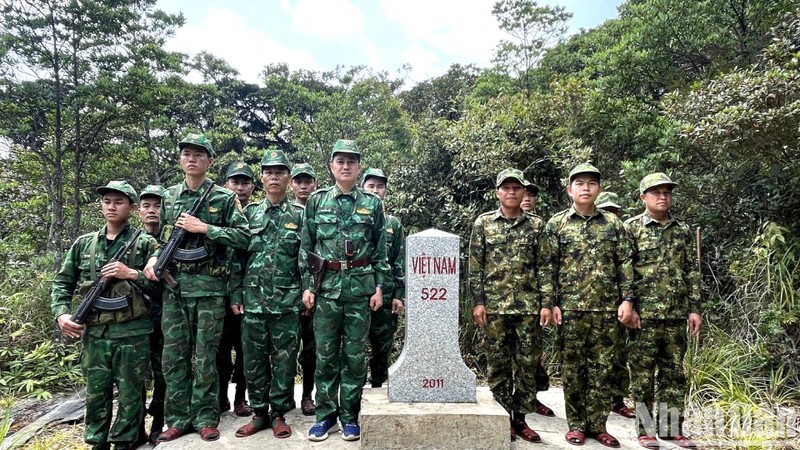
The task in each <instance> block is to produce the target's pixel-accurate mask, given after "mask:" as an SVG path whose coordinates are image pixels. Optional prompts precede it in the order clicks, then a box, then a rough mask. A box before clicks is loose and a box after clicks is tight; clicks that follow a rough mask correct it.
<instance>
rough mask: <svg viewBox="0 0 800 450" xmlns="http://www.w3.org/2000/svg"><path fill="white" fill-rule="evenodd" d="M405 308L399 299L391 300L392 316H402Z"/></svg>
mask: <svg viewBox="0 0 800 450" xmlns="http://www.w3.org/2000/svg"><path fill="white" fill-rule="evenodd" d="M405 306H406V305H405V304H403V301H402V300H400V299H397V298H396V299H394V300H392V314H397V315H398V316H399V315H400V314H403V309H404V308H405Z"/></svg>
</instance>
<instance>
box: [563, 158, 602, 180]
mask: <svg viewBox="0 0 800 450" xmlns="http://www.w3.org/2000/svg"><path fill="white" fill-rule="evenodd" d="M582 173H591V174H594V175H597V179H598V180H599V179H600V171H599V170H598V169H597V167H595V166H593V165H591V164H590V163H588V162H587V163H580V164H578V165H577V166H575V168H574V169H572V171H571V172H570V173H569V182H570V183H572V179H573V178H575V177H576V176H578V175H580V174H582Z"/></svg>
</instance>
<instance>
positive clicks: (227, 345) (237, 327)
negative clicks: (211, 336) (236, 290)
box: [217, 302, 247, 404]
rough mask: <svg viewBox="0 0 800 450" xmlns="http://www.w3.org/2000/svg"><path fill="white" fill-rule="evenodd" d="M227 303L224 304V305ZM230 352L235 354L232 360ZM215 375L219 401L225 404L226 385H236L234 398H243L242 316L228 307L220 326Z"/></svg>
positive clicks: (244, 386)
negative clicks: (216, 376)
mask: <svg viewBox="0 0 800 450" xmlns="http://www.w3.org/2000/svg"><path fill="white" fill-rule="evenodd" d="M227 304H228V302H226V305H227ZM231 351H233V352H234V353H235V354H236V359H233V357H232V355H231ZM217 373H218V374H219V395H220V398H219V401H220V402H221V403H223V404H224V403H226V402H227V397H228V383H229V382H233V383H235V384H236V394H235V395H236V397H237V398H239V396H241V398H244V392H245V389H247V387H246V385H247V383H246V382H245V377H244V357H243V356H242V316H239V315H236V314H234V313H233V311H232V310H231V308H230V307H226V308H225V319H224V321H223V324H222V337H221V338H220V341H219V349H218V351H217Z"/></svg>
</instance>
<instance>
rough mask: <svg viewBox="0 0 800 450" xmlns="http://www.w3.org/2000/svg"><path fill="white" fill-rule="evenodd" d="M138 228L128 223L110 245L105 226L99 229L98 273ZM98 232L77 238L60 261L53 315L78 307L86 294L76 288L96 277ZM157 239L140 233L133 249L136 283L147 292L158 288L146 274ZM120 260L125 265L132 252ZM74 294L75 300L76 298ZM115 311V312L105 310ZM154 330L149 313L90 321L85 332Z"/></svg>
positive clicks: (113, 335) (126, 333)
mask: <svg viewBox="0 0 800 450" xmlns="http://www.w3.org/2000/svg"><path fill="white" fill-rule="evenodd" d="M134 231H135V229H134V227H133V226H132V225H130V224H128V225H126V226H125V228H123V230H122V232H121V233H120V234H119V235H117V237H116V239H114V241H113V242H112V243H111V245H110V246H109V245H108V243H107V240H106V238H105V235H106V226H105V225H104V226H103V228H101V229H100V231H99V233H100V234H99V237H98V239H97V246H96V247H95V274H96V276H99V274H100V269H101V268H102V267H103V266H104V265H106V263H108V260H109V259H111V257H112V256H114V253H116V252H117V250H119V248H120V247H122V246H123V245H125V243H126V242H127V241H128V240H129V239H130V238H131V236H132V235H133V233H134ZM95 235H96V233H87V234H84V235H83V236H81V237H79V238H78V239H76V240H75V242H74V243H73V244H72V247H70V249H69V251H68V252H67V255H66V256H65V257H64V263H63V264H62V265H61V270H59V271H58V273H57V274H56V276H55V278H54V279H53V285H52V293H51V296H50V309H51V311H52V312H53V317H54V318H58V316H60V315H62V314H70V313H72V312H74V309H77V307H78V305H79V304H80V301H81V300H82V298H83V296H82V295H79V294H78V293H77V291H78V290H79V289H80V288H81V286H82V285H88V284H89V283H91V282H92V281H94V279H93V278H92V269H91V246H92V242H94V240H95ZM156 246H157V243H156V240H155V239H154V238H153V237H152V236H150V235H148V234H146V233H142V234H141V235H139V239H137V241H136V245H135V246H134V247H133V249H132V250H131V251H134V249H135V251H136V256H135V257H134V262H135V264H134V266H133V267H132V268H133V269H136V270H137V271H138V272H139V278H138V279H137V280H136V281H135V282H134V283H133V284H135V286H136V287H138V288H139V289H140V290H141V291H142V292H143V293H145V294H153V293H154V292H155V291H156V290H157V284H156V283H154V282H152V281H150V280H148V279H147V278H145V276H144V272H142V270H143V269H144V266H145V265H146V264H147V260H148V259H150V257H151V256H152V255H153V251H154V250H155V249H156ZM121 262H123V263H124V264H125V265H128V264H129V263H130V257H129V254H128V255H125V256H123V258H122V260H121ZM73 298H74V299H75V301H74V302H73V301H72V300H73ZM104 314H113V313H104ZM152 331H153V325H152V323H151V322H150V317H149V315H148V314H145V315H143V316H140V317H138V318H136V319H133V320H129V321H126V322H120V323H108V324H104V325H99V324H98V325H94V324H92V322H91V321H90V322H89V323H88V324H87V326H86V332H87V333H90V334H91V335H92V336H96V337H107V338H111V339H114V338H121V337H128V336H137V335H141V334H147V333H150V332H152Z"/></svg>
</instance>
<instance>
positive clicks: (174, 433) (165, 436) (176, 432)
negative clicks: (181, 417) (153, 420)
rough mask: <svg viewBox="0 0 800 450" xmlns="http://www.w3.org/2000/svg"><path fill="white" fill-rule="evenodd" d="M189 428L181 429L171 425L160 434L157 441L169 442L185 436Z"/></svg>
mask: <svg viewBox="0 0 800 450" xmlns="http://www.w3.org/2000/svg"><path fill="white" fill-rule="evenodd" d="M188 432H189V430H181V429H180V428H175V427H169V428H167V431H165V432H163V433H161V434H159V435H158V441H157V442H169V441H174V440H175V439H178V438H179V437H181V436H183V435H184V434H186V433H188Z"/></svg>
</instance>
